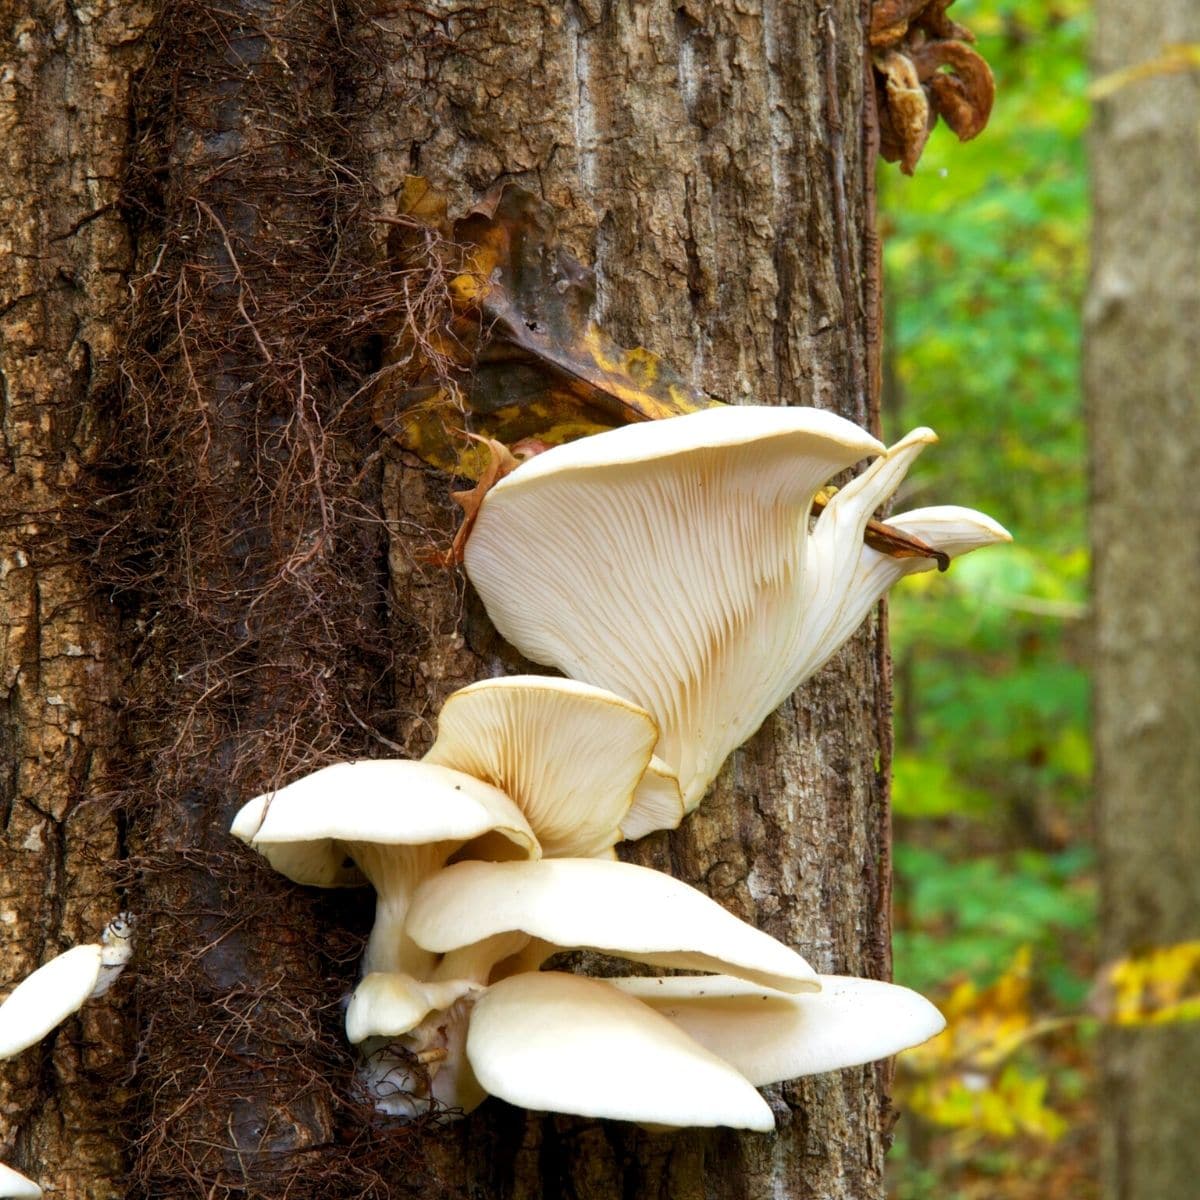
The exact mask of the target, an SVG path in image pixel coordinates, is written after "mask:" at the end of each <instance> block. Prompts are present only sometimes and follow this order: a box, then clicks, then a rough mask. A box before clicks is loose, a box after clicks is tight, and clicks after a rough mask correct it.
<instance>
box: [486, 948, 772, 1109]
mask: <svg viewBox="0 0 1200 1200" xmlns="http://www.w3.org/2000/svg"><path fill="white" fill-rule="evenodd" d="M467 1058H468V1059H469V1060H470V1063H471V1066H472V1068H473V1069H474V1072H475V1075H476V1077H477V1078H478V1080H479V1083H480V1084H481V1085H482V1086H483V1088H484V1089H485V1090H486V1091H488V1092H490V1093H491V1094H492V1095H493V1096H499V1097H500V1098H501V1099H502V1100H507V1101H508V1102H509V1103H510V1104H517V1105H520V1106H521V1107H523V1108H529V1109H534V1110H537V1111H549V1112H565V1113H578V1114H579V1115H581V1116H586V1117H608V1118H613V1119H616V1120H622V1121H643V1122H654V1123H656V1124H660V1125H674V1126H687V1125H700V1126H712V1125H731V1126H734V1127H735V1128H739V1129H759V1130H769V1129H772V1128H774V1124H775V1123H774V1119H773V1118H772V1116H771V1110H770V1108H769V1107H768V1106H767V1104H766V1102H765V1101H764V1100H763V1098H762V1097H761V1096H760V1095H759V1094H758V1093H757V1092H756V1091H755V1090H754V1088H753V1087H751V1086H750V1084H749V1083H747V1081H746V1080H745V1079H744V1078H743V1077H742V1076H741V1075H740V1074H738V1072H737V1071H735V1070H734V1069H733V1068H732V1067H730V1066H729V1065H728V1064H726V1063H724V1062H722V1061H721V1059H720V1058H718V1057H717V1056H716V1055H714V1054H712V1053H710V1052H709V1051H707V1050H705V1049H704V1048H703V1047H701V1046H700V1045H698V1044H697V1043H696V1042H694V1041H693V1040H692V1039H691V1038H690V1037H688V1036H687V1035H686V1034H685V1033H683V1032H681V1030H680V1029H678V1028H677V1027H676V1026H675V1025H673V1024H672V1023H671V1022H670V1021H668V1020H666V1019H665V1018H664V1017H661V1016H659V1014H657V1013H655V1012H653V1011H652V1010H651V1009H650V1008H648V1007H647V1006H646V1005H644V1004H641V1003H639V1002H638V1001H637V1000H634V999H632V998H631V997H629V996H626V995H623V994H622V993H621V992H619V991H617V990H616V989H615V988H612V987H609V986H608V985H607V984H605V983H602V982H600V981H599V980H596V979H588V978H585V977H583V976H579V975H562V974H558V973H556V972H534V973H529V974H525V975H514V976H513V977H512V978H510V979H505V980H503V981H502V982H501V983H498V984H496V985H495V986H493V987H492V988H490V989H489V990H488V991H487V992H486V993H485V994H484V995H483V996H482V997H481V999H480V1000H479V1001H478V1003H477V1004H476V1005H475V1011H474V1013H473V1014H472V1015H471V1024H470V1028H469V1030H468V1033H467Z"/></svg>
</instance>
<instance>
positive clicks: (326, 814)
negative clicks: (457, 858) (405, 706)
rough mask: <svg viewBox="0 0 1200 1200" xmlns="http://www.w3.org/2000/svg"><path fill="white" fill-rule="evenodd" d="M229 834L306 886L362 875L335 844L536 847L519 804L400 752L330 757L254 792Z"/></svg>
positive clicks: (337, 883)
mask: <svg viewBox="0 0 1200 1200" xmlns="http://www.w3.org/2000/svg"><path fill="white" fill-rule="evenodd" d="M231 832H232V833H233V835H234V836H235V837H238V838H241V840H242V841H244V842H248V843H249V844H250V845H251V846H253V847H254V849H255V850H257V851H258V852H259V853H260V854H262V855H263V856H264V857H265V858H266V859H267V861H268V862H269V863H270V864H271V866H273V867H274V868H275V870H277V871H279V872H280V873H281V874H283V875H286V876H287V877H288V878H289V879H292V880H295V882H296V883H305V884H309V885H310V886H314V887H346V886H350V885H353V884H355V883H361V882H362V875H361V874H360V872H359V871H358V869H357V868H356V867H354V865H353V864H352V863H349V862H348V861H347V857H346V850H345V844H346V843H361V844H372V845H393V846H401V845H408V846H421V845H432V844H435V843H442V842H450V843H452V842H460V843H462V842H468V841H471V840H472V839H474V838H479V837H483V836H484V835H486V834H490V833H495V834H498V835H500V837H501V838H503V839H506V840H507V841H508V842H510V843H512V844H513V845H514V846H515V847H516V848H517V850H518V851H519V852H522V853H526V854H536V853H538V843H537V838H536V837H535V836H534V833H533V830H532V829H530V827H529V823H528V822H527V821H526V820H525V817H524V816H523V815H522V813H521V810H520V809H519V808H517V806H516V805H515V804H514V803H513V802H512V800H510V799H509V798H508V797H507V796H506V795H505V794H504V793H503V792H502V791H500V790H499V789H498V788H495V787H492V786H491V784H488V783H484V782H482V781H481V780H478V779H475V778H473V777H472V776H470V775H466V774H464V773H463V772H461V771H454V770H451V769H450V768H449V767H443V766H438V765H437V764H435V763H425V762H409V761H407V760H404V759H368V760H364V761H362V762H346V763H335V764H334V765H333V766H330V767H324V768H323V769H322V770H320V771H314V772H313V773H312V774H311V775H305V776H304V777H303V778H301V779H297V780H296V781H295V782H294V783H289V784H288V785H287V787H283V788H280V789H279V791H277V792H268V793H266V794H264V795H262V796H256V797H255V798H254V799H253V800H251V801H249V802H248V803H247V804H245V805H244V806H243V807H242V809H241V811H240V812H239V813H238V814H237V816H236V817H235V818H234V822H233V826H232V829H231Z"/></svg>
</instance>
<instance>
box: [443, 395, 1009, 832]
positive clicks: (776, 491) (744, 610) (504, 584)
mask: <svg viewBox="0 0 1200 1200" xmlns="http://www.w3.org/2000/svg"><path fill="white" fill-rule="evenodd" d="M933 440H934V438H933V434H932V433H930V432H929V431H928V430H918V431H916V432H915V433H913V434H910V435H909V436H908V437H907V438H905V439H904V440H903V441H902V442H900V443H899V444H898V445H897V446H895V447H893V448H892V450H890V451H885V450H884V447H883V446H882V445H881V444H880V443H879V442H877V441H876V440H875V439H874V438H872V437H870V436H869V435H868V434H867V433H865V432H864V431H863V430H861V429H859V428H858V427H857V426H856V425H853V424H851V423H850V422H849V421H845V420H843V419H842V418H840V417H837V416H835V415H833V414H832V413H828V412H824V411H820V410H817V409H808V408H793V409H786V408H783V409H781V408H761V407H733V408H715V409H706V410H704V411H702V412H698V413H691V414H688V415H686V416H681V417H672V418H667V419H665V420H661V421H650V422H646V423H644V424H639V425H633V426H627V427H625V428H622V429H616V430H612V431H610V432H607V433H601V434H596V435H594V436H592V437H587V438H581V439H580V440H578V441H576V442H572V443H569V444H568V445H565V446H559V447H556V448H554V449H552V450H549V451H547V452H545V453H544V454H540V455H538V456H536V457H535V458H533V459H530V460H529V461H528V462H526V463H523V464H522V465H521V466H520V467H518V468H517V469H516V470H515V471H513V472H512V473H511V474H510V475H508V476H507V477H505V478H504V479H503V480H501V481H500V482H499V483H498V484H497V485H496V486H495V487H494V488H492V490H491V491H490V492H489V493H488V494H487V496H486V498H485V499H484V501H483V504H482V506H481V508H480V510H479V515H478V519H477V521H476V524H475V526H474V529H473V531H472V533H471V536H470V538H469V540H468V541H467V544H466V551H465V565H466V570H467V574H468V575H469V576H470V579H471V581H472V583H473V584H474V585H475V587H476V589H477V591H478V592H479V594H480V596H481V598H482V599H483V602H484V604H485V606H486V607H487V610H488V614H489V615H490V616H491V618H492V620H493V622H494V623H495V625H496V627H497V629H498V630H499V631H500V633H501V634H502V635H503V636H504V637H505V638H507V639H508V641H510V642H511V643H512V644H513V645H514V646H516V647H517V648H518V649H519V650H520V651H521V652H522V653H523V654H524V655H526V656H527V657H529V658H531V659H533V660H534V661H535V662H540V663H545V664H548V665H551V666H554V667H557V668H558V669H560V670H561V671H563V672H564V673H565V674H567V675H569V676H571V677H572V678H575V679H581V680H587V681H588V682H590V683H593V684H597V685H599V686H601V687H605V688H609V689H611V690H612V691H614V692H616V693H617V694H619V695H622V696H628V697H629V698H630V699H632V700H634V701H635V702H636V703H637V704H639V705H641V706H642V707H643V708H645V709H646V710H647V711H648V712H649V713H650V716H651V717H652V718H653V719H654V721H655V722H656V724H657V725H658V727H659V731H660V737H659V741H658V745H657V748H656V754H657V755H658V757H659V759H660V760H662V762H663V763H664V764H665V767H666V769H667V771H668V772H670V773H672V774H674V775H675V776H676V778H677V779H678V781H679V785H680V788H681V791H682V792H683V797H684V802H685V805H686V807H687V809H688V810H690V809H692V808H694V807H695V806H696V805H697V804H698V803H699V802H700V800H701V798H702V796H703V795H704V792H705V791H706V790H707V788H708V785H709V784H710V783H711V781H712V779H713V778H714V777H715V776H716V774H717V772H718V771H719V770H720V767H721V764H722V763H723V762H724V761H725V759H726V757H727V756H728V755H729V753H730V752H731V751H732V750H733V749H735V748H736V747H737V746H739V745H740V744H741V743H742V742H744V741H745V740H746V739H747V738H748V737H749V736H750V735H751V734H752V733H754V731H755V730H756V729H757V728H758V727H759V726H760V725H761V724H762V722H763V720H764V719H765V718H766V717H767V716H768V715H769V714H770V713H771V712H772V711H773V710H774V709H775V708H777V707H778V706H779V705H780V703H782V701H783V700H784V699H785V698H786V697H787V696H788V695H789V694H790V693H791V692H792V691H794V690H795V688H796V687H797V686H798V685H799V684H800V683H801V682H803V681H804V679H806V678H808V677H809V676H810V675H811V674H812V673H813V672H814V671H816V670H817V668H819V667H820V666H821V665H822V664H823V663H824V662H825V661H826V660H827V659H828V658H829V657H830V656H831V655H832V654H833V653H834V652H835V651H836V650H837V649H838V647H839V646H840V645H841V644H842V642H844V641H845V639H846V638H847V637H848V636H849V635H850V633H851V632H853V629H854V628H855V626H856V625H857V624H858V622H859V621H860V620H861V619H862V616H863V615H865V613H866V612H867V611H868V610H869V609H870V607H871V606H872V605H873V604H874V603H875V601H876V600H877V599H878V598H879V596H880V595H881V594H882V592H883V591H884V590H886V588H887V586H888V585H889V584H890V583H891V582H894V579H895V578H898V577H899V576H900V575H902V574H905V573H907V571H909V570H915V569H924V567H925V566H932V565H933V563H932V560H931V559H930V560H923V559H904V560H897V561H898V563H899V564H900V565H899V566H898V567H896V568H889V569H888V570H885V571H878V570H875V569H874V558H871V557H869V556H868V551H867V549H866V547H865V546H864V544H863V536H864V530H865V527H866V524H867V522H868V520H869V519H870V518H871V516H872V514H873V512H874V511H875V510H876V509H877V508H878V507H879V506H880V505H882V504H883V503H885V502H886V501H887V500H888V498H889V497H890V496H891V495H892V493H893V492H894V491H895V489H896V487H897V486H898V485H899V483H900V481H901V479H902V478H903V476H904V473H905V471H906V470H907V468H908V466H909V465H910V463H911V461H912V459H913V458H915V457H916V454H917V453H919V452H920V450H921V448H922V447H923V446H924V445H926V444H927V443H928V442H930V441H933ZM876 454H882V457H881V458H880V459H879V461H877V462H876V463H875V464H873V466H872V467H871V468H870V469H868V470H867V471H866V472H865V473H864V474H863V475H861V476H860V477H859V478H858V479H856V480H854V481H853V482H852V483H851V484H849V485H848V486H847V487H845V488H843V489H842V491H840V492H839V493H837V495H835V496H834V497H833V499H832V500H831V501H830V502H829V503H828V504H827V505H826V507H825V510H824V512H822V514H821V515H820V516H819V518H818V519H817V520H816V522H815V524H814V525H813V528H812V530H811V531H810V529H809V519H810V512H811V507H812V501H813V497H814V495H815V493H816V491H817V489H818V488H820V487H821V485H822V484H823V483H824V482H825V481H826V480H827V479H829V478H830V477H831V476H833V475H834V474H836V473H837V472H839V471H841V470H843V469H845V468H846V467H848V466H851V465H852V464H853V463H855V462H857V461H858V460H860V459H862V458H863V457H865V456H868V455H876ZM942 511H945V510H942ZM955 511H957V512H959V513H964V512H965V511H966V510H955ZM974 517H975V518H977V519H976V524H975V527H974V528H975V536H974V537H968V538H967V539H966V540H965V541H964V540H963V539H962V538H960V537H959V536H958V527H957V526H956V530H955V533H954V535H953V536H951V537H950V539H949V540H950V544H948V545H945V546H942V545H939V544H938V541H937V533H938V531H937V530H936V529H934V528H933V526H934V525H936V524H937V522H936V521H935V522H932V523H930V525H929V529H930V530H931V532H932V533H933V536H932V538H931V539H930V540H931V545H932V547H933V549H934V550H937V551H939V552H944V553H946V554H952V553H961V552H964V551H965V550H967V549H973V548H975V547H976V546H978V545H982V544H986V542H988V541H998V540H1006V539H1007V534H1005V533H1004V531H1003V530H1001V529H1000V527H999V526H998V525H996V524H995V523H994V522H990V521H989V520H988V519H987V518H985V517H981V516H978V514H974ZM964 520H966V518H964ZM967 523H968V524H969V523H970V522H969V520H968V521H967ZM869 555H871V556H875V557H885V556H881V555H878V554H877V552H875V551H870V552H869ZM889 561H891V560H889ZM893 571H894V575H893V574H892V572H893Z"/></svg>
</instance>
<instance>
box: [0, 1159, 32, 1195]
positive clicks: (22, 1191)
mask: <svg viewBox="0 0 1200 1200" xmlns="http://www.w3.org/2000/svg"><path fill="white" fill-rule="evenodd" d="M40 1195H42V1189H41V1188H40V1187H38V1185H37V1184H36V1183H34V1182H33V1180H32V1179H27V1178H26V1177H25V1176H24V1175H22V1174H21V1172H20V1171H14V1170H13V1169H12V1167H6V1166H5V1165H4V1164H3V1163H0V1200H7V1198H9V1197H11V1200H37V1198H38V1197H39V1196H40Z"/></svg>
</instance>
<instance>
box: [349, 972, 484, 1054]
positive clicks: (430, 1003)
mask: <svg viewBox="0 0 1200 1200" xmlns="http://www.w3.org/2000/svg"><path fill="white" fill-rule="evenodd" d="M477 991H479V984H477V983H473V982H472V981H471V980H469V979H443V980H438V981H431V980H421V979H414V978H413V977H412V976H411V975H402V974H399V973H398V972H394V971H372V972H371V974H370V975H365V976H364V977H363V978H362V980H361V981H360V982H359V985H358V987H356V988H355V989H354V995H353V996H352V997H351V999H350V1007H349V1008H348V1009H346V1036H347V1037H348V1038H349V1039H350V1041H351V1042H353V1043H354V1044H355V1045H357V1044H358V1043H359V1042H362V1041H366V1039H367V1038H369V1037H399V1036H400V1035H401V1034H404V1033H408V1032H409V1031H410V1030H412V1029H415V1028H416V1027H417V1026H418V1025H419V1024H420V1023H421V1022H422V1021H423V1020H424V1019H425V1018H426V1017H427V1016H429V1014H430V1013H431V1012H435V1011H438V1010H440V1009H444V1008H449V1007H450V1006H451V1005H452V1004H456V1003H457V1002H458V1001H459V1000H461V999H462V998H463V997H464V996H468V995H471V994H472V993H473V992H477Z"/></svg>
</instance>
